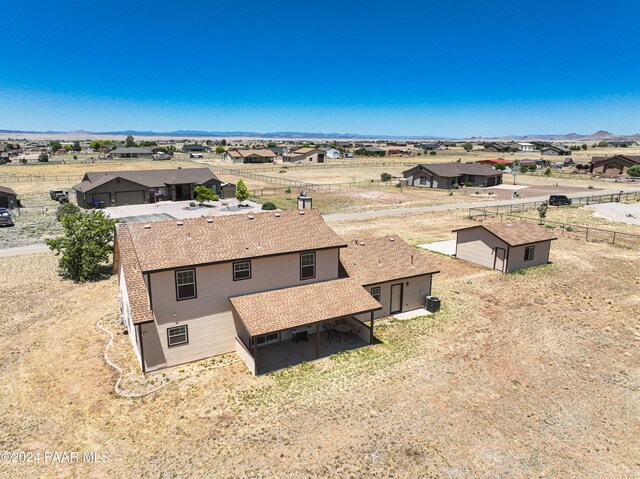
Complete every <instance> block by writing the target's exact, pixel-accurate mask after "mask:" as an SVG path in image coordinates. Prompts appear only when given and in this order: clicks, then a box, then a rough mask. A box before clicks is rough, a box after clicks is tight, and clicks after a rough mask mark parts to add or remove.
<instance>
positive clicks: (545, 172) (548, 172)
mask: <svg viewBox="0 0 640 479" xmlns="http://www.w3.org/2000/svg"><path fill="white" fill-rule="evenodd" d="M544 176H551V168H549V167H548V166H547V168H546V169H545V170H544Z"/></svg>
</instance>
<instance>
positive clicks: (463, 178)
mask: <svg viewBox="0 0 640 479" xmlns="http://www.w3.org/2000/svg"><path fill="white" fill-rule="evenodd" d="M402 176H403V177H404V178H405V179H406V180H407V184H408V186H418V187H422V188H444V189H449V188H451V187H452V186H453V185H454V184H458V185H460V186H462V185H464V184H465V183H471V184H472V185H473V186H481V187H486V186H496V185H499V184H501V183H502V172H501V171H499V170H495V169H493V168H492V167H491V166H489V165H483V164H479V163H434V164H428V165H424V164H422V165H416V166H414V167H413V168H410V169H408V170H405V171H403V172H402Z"/></svg>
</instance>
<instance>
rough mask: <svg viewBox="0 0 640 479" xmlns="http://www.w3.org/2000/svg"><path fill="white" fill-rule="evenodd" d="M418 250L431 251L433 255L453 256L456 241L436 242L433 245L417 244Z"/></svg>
mask: <svg viewBox="0 0 640 479" xmlns="http://www.w3.org/2000/svg"><path fill="white" fill-rule="evenodd" d="M418 248H422V249H426V250H429V251H433V252H435V253H440V254H446V255H447V256H455V255H456V240H446V241H436V242H435V243H425V244H419V245H418Z"/></svg>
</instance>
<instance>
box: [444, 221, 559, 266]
mask: <svg viewBox="0 0 640 479" xmlns="http://www.w3.org/2000/svg"><path fill="white" fill-rule="evenodd" d="M453 232H454V233H456V254H455V256H456V258H458V259H462V260H465V261H469V262H470V263H475V264H477V265H480V266H484V267H485V268H489V269H493V270H496V271H500V272H502V273H511V272H512V271H516V270H519V269H523V268H530V267H531V266H538V265H541V264H547V263H548V262H549V251H550V249H551V241H553V240H556V239H558V237H557V236H555V235H554V234H552V233H550V232H549V231H548V230H546V229H544V228H543V227H541V226H538V225H537V224H535V223H532V222H530V221H513V222H510V223H483V224H479V225H474V226H467V227H465V228H458V229H456V230H453Z"/></svg>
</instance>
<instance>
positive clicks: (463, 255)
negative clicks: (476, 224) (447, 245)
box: [456, 228, 509, 269]
mask: <svg viewBox="0 0 640 479" xmlns="http://www.w3.org/2000/svg"><path fill="white" fill-rule="evenodd" d="M457 234H458V237H457V245H456V258H458V259H463V260H465V261H469V262H470V263H475V264H478V265H480V266H484V267H485V268H489V269H493V264H494V259H495V248H496V247H498V248H504V249H505V255H506V250H507V249H508V247H509V246H508V245H507V243H505V242H504V241H502V240H501V239H499V238H497V237H496V236H494V235H492V234H491V233H489V232H488V231H487V230H485V229H484V228H472V229H467V230H461V231H458V232H457Z"/></svg>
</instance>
